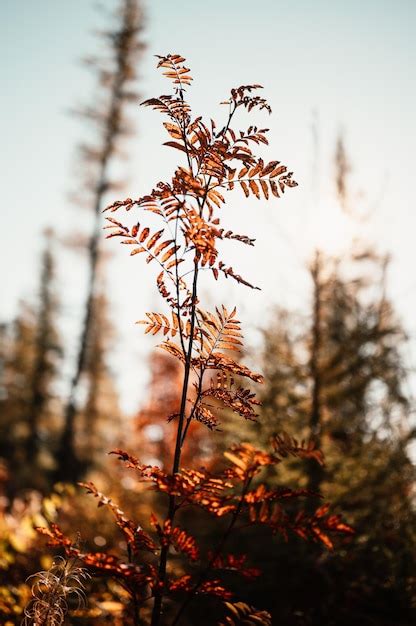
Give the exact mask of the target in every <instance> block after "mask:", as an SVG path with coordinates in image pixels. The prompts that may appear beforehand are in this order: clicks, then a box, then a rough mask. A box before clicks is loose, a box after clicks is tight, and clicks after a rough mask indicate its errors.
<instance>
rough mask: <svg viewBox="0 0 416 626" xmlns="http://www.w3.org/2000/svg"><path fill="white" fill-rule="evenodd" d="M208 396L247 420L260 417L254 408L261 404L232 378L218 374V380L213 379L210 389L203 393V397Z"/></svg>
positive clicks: (249, 391)
mask: <svg viewBox="0 0 416 626" xmlns="http://www.w3.org/2000/svg"><path fill="white" fill-rule="evenodd" d="M207 396H208V397H212V398H215V399H217V400H220V401H221V402H222V403H223V405H224V406H226V407H228V408H230V409H232V410H233V411H234V412H235V413H238V415H241V416H242V417H244V418H245V419H248V420H253V421H255V420H256V418H257V417H258V414H257V413H256V411H255V408H254V407H255V406H259V405H260V404H261V402H259V400H257V399H256V396H255V394H254V393H253V392H252V391H251V390H250V389H244V388H243V387H237V386H236V384H235V381H234V378H233V377H232V376H230V377H229V376H227V375H226V374H224V373H222V372H218V373H217V375H216V378H215V379H211V382H210V386H209V387H208V389H205V390H204V391H203V393H202V397H207Z"/></svg>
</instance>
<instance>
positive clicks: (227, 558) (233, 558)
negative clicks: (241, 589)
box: [211, 554, 261, 580]
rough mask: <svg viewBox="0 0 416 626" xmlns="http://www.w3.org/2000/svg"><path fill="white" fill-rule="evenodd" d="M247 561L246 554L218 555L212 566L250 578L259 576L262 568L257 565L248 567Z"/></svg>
mask: <svg viewBox="0 0 416 626" xmlns="http://www.w3.org/2000/svg"><path fill="white" fill-rule="evenodd" d="M246 561H247V555H246V554H241V555H238V556H237V555H235V554H226V555H224V556H223V555H218V556H217V557H216V558H215V560H214V561H213V563H212V565H211V567H212V568H213V569H218V570H227V571H230V572H236V573H238V574H240V576H243V577H244V578H247V579H248V580H253V579H255V578H258V577H259V576H260V575H261V570H259V569H258V568H256V567H246Z"/></svg>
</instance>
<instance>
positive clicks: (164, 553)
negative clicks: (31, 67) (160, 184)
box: [151, 88, 242, 626]
mask: <svg viewBox="0 0 416 626" xmlns="http://www.w3.org/2000/svg"><path fill="white" fill-rule="evenodd" d="M179 97H180V99H181V100H182V102H183V101H184V98H183V90H182V88H181V89H180V90H179ZM235 109H236V107H234V109H233V110H231V111H230V113H229V117H228V121H227V124H226V126H225V127H224V130H223V134H224V133H225V132H226V131H227V129H228V127H229V125H230V122H231V119H232V116H233V114H234V112H235ZM177 122H178V125H179V127H180V128H181V132H182V139H183V142H184V146H185V152H186V157H187V161H188V165H189V169H190V171H191V173H192V174H193V168H192V157H191V155H190V152H189V149H188V142H187V128H186V127H187V124H186V121H185V120H184V119H182V120H180V119H177ZM218 136H219V135H218ZM211 179H212V176H210V177H209V178H208V181H207V182H206V187H205V193H204V195H203V197H202V198H196V201H197V203H198V207H199V215H200V216H202V212H203V209H204V206H205V202H206V200H207V196H208V191H209V185H210V182H211ZM198 272H199V255H198V254H197V252H195V257H194V276H193V285H192V298H191V324H190V333H189V341H188V350H187V352H186V354H185V353H184V356H185V371H184V380H183V386H182V398H181V406H180V411H179V418H178V427H177V431H176V443H175V453H174V459H173V468H172V474H176V473H177V472H178V470H179V467H180V460H181V451H182V447H183V444H184V441H185V436H186V434H187V431H188V427H189V424H190V420H188V421H187V424H186V426H185V430H184V424H185V412H186V402H187V394H188V386H189V377H190V372H191V369H192V348H193V342H194V331H195V321H196V303H197V285H198ZM176 278H177V281H178V273H177V274H176ZM178 286H179V285H177V287H178ZM178 304H179V303H178ZM178 311H180V308H179V307H178ZM179 322H180V319H179ZM200 384H201V385H202V381H200ZM201 390H202V386H201ZM241 506H242V503H241ZM241 506H240V509H241ZM176 511H177V507H176V502H175V496H173V495H170V496H169V505H168V514H167V517H166V519H167V520H168V521H170V523H173V520H174V517H175V514H176ZM237 515H238V514H237ZM234 523H235V521H234V522H232V526H231V529H232V527H233V526H234ZM231 529H230V531H231ZM227 536H228V534H227ZM168 552H169V545H166V546H162V548H161V551H160V559H159V570H158V587H157V589H156V591H155V601H154V605H153V611H152V620H151V626H159V623H160V617H161V614H162V602H163V596H164V586H165V581H166V567H167V561H168Z"/></svg>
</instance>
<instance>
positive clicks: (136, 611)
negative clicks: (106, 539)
mask: <svg viewBox="0 0 416 626" xmlns="http://www.w3.org/2000/svg"><path fill="white" fill-rule="evenodd" d="M127 555H128V558H129V562H130V563H132V562H133V560H132V558H133V557H132V552H131V547H130V545H127ZM129 592H130V595H131V598H132V600H133V623H134V626H139V602H138V599H137V594H136V591H135V590H134V589H133V588H131V587H129Z"/></svg>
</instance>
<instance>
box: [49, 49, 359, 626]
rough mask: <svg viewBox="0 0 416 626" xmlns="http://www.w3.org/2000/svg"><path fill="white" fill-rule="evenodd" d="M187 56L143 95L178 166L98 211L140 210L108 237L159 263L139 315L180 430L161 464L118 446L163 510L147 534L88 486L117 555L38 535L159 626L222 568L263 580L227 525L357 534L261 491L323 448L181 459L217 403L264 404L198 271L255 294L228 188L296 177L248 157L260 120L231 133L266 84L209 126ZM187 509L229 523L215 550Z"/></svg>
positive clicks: (238, 615) (255, 618)
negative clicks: (149, 304)
mask: <svg viewBox="0 0 416 626" xmlns="http://www.w3.org/2000/svg"><path fill="white" fill-rule="evenodd" d="M184 62H185V59H184V58H183V57H181V56H179V55H177V54H173V55H171V54H169V55H167V56H161V57H158V67H159V68H162V70H163V73H164V75H165V76H167V78H168V79H169V80H170V81H171V82H172V83H173V93H172V94H170V95H162V96H160V97H159V98H152V99H150V100H147V101H146V102H144V103H143V104H144V106H149V107H152V108H153V109H155V110H157V111H159V112H160V113H162V114H163V115H164V116H165V117H166V118H167V121H165V122H164V127H165V129H166V131H167V133H168V135H169V139H168V141H166V142H165V144H164V145H166V146H169V147H171V148H172V149H175V150H178V151H179V152H180V153H181V157H183V164H182V165H179V166H178V167H177V169H176V171H175V172H174V175H173V177H172V179H171V180H170V181H168V182H159V183H158V184H157V185H156V187H155V188H154V189H153V190H152V191H151V192H150V193H149V194H148V195H145V196H143V197H141V198H138V199H135V200H133V199H131V198H127V199H126V200H122V201H116V202H114V203H113V204H112V205H111V206H109V207H108V209H107V211H109V212H110V213H111V214H114V213H115V212H117V211H118V212H120V211H121V210H125V211H131V210H132V209H134V210H135V211H137V215H138V219H139V221H137V218H135V223H133V225H126V224H125V223H124V221H120V219H121V218H119V219H115V217H113V215H110V216H109V217H107V222H108V224H107V227H106V228H107V229H108V231H109V232H108V237H109V238H113V237H118V238H121V243H122V244H124V245H127V246H129V247H130V250H131V252H130V254H131V255H137V254H142V255H143V256H144V258H145V260H146V263H148V264H150V263H153V265H155V266H158V268H159V269H158V274H157V278H156V286H157V289H158V291H159V293H160V295H161V296H162V299H163V300H164V303H165V309H164V311H163V312H149V313H146V318H145V319H144V320H143V321H142V322H141V323H142V324H143V325H144V326H145V332H146V333H151V334H152V335H159V336H161V337H162V339H161V343H160V344H159V347H160V348H161V349H163V350H165V351H167V352H168V353H169V354H170V355H172V356H173V357H175V358H176V359H177V360H178V361H179V362H180V363H181V364H182V367H183V385H182V394H181V401H180V407H179V411H178V414H177V415H173V416H172V415H170V416H168V415H167V416H166V417H167V418H169V419H171V420H172V422H173V423H174V425H175V429H176V439H175V448H174V451H173V453H172V457H173V458H172V466H171V469H170V471H167V470H165V469H162V468H160V467H156V466H149V465H144V464H143V463H141V461H140V460H139V459H137V458H135V457H134V456H132V455H131V454H129V453H127V452H125V451H122V450H115V451H114V453H115V454H116V455H118V457H119V458H120V460H121V461H123V462H124V463H125V464H126V466H127V467H129V468H131V469H132V470H134V471H135V472H136V473H137V475H138V478H139V479H140V480H143V481H147V482H149V483H150V484H151V485H153V488H154V489H156V490H157V491H158V492H160V493H162V494H165V495H166V498H167V503H166V513H165V515H164V518H162V519H158V518H157V517H156V515H154V514H152V515H151V518H150V520H149V522H148V524H147V530H144V529H143V528H142V526H141V525H137V522H133V521H131V520H129V519H127V517H126V516H125V515H124V513H123V512H122V511H121V510H120V509H119V508H118V506H117V505H116V504H115V503H113V502H112V501H111V500H110V499H109V498H106V497H105V496H104V495H103V494H101V493H100V492H98V491H97V489H96V488H95V487H94V485H93V484H91V483H88V484H86V485H84V486H85V487H86V488H87V490H88V491H89V492H90V493H92V494H93V495H94V496H95V497H96V498H98V501H99V505H106V506H108V507H109V508H110V509H111V511H112V513H113V515H114V517H115V520H116V523H117V525H118V526H119V528H120V529H121V531H122V532H123V534H124V538H125V541H126V543H127V546H128V551H127V552H128V560H127V561H126V562H124V561H122V559H120V558H118V557H116V556H114V555H108V554H102V553H98V554H97V553H81V552H80V550H78V549H76V548H75V547H74V546H73V545H72V543H71V542H70V540H69V539H67V538H66V537H64V536H63V535H62V533H61V532H60V530H59V528H58V527H56V526H54V527H51V528H50V529H48V530H44V531H43V532H44V533H46V534H48V535H49V537H50V540H51V542H52V544H53V545H60V546H62V547H64V548H65V550H66V552H67V553H68V554H70V555H73V556H76V557H77V558H78V559H79V560H80V561H82V562H83V563H84V564H85V565H87V566H88V567H89V568H90V569H92V571H95V572H98V573H101V574H103V573H105V574H107V575H110V576H114V577H116V578H118V579H119V580H120V581H122V584H123V585H124V587H125V588H126V589H128V590H129V593H130V594H131V597H132V603H133V606H134V614H135V623H138V619H139V617H138V615H139V610H140V606H142V605H143V604H144V603H146V602H148V601H149V600H152V602H153V606H152V617H151V625H152V626H158V625H159V624H160V623H161V620H162V614H163V615H164V613H163V611H162V606H163V603H164V600H165V598H170V599H174V600H175V599H176V600H175V602H176V604H175V605H174V606H176V609H175V610H176V614H173V615H172V617H171V621H170V622H169V623H170V624H178V623H179V622H180V621H181V618H182V616H183V615H184V613H185V611H186V610H187V608H188V607H189V604H190V603H191V602H192V601H193V599H194V598H195V597H196V596H198V595H201V594H208V595H213V596H216V597H218V598H220V599H223V600H224V601H229V600H230V599H231V598H232V596H233V593H232V590H230V589H229V588H228V586H227V584H226V583H224V581H223V577H222V574H223V573H224V572H226V571H235V572H238V573H239V574H241V575H242V576H243V577H247V578H250V577H254V576H256V575H258V573H259V572H258V570H257V569H256V568H253V567H251V566H250V564H249V563H247V556H246V555H245V554H243V555H241V554H230V553H228V552H227V548H226V547H227V541H228V539H229V537H230V535H231V534H232V533H233V532H237V531H238V532H241V531H242V530H243V529H244V528H246V527H249V526H251V525H253V524H261V525H265V526H267V527H268V528H269V529H271V531H272V532H273V533H280V534H281V535H283V536H284V537H285V538H286V537H287V536H288V535H289V534H290V533H294V534H296V535H298V536H300V537H302V538H304V539H309V540H312V541H320V542H323V543H324V544H325V545H326V546H327V547H328V548H331V547H332V541H331V537H330V536H331V534H332V533H334V532H340V533H350V532H352V531H351V528H350V527H349V526H347V525H346V524H344V523H343V522H342V521H341V519H340V518H339V517H338V516H334V515H331V514H330V513H329V511H328V507H327V505H324V506H321V507H320V508H319V509H318V510H317V511H315V512H314V513H310V511H308V512H307V513H306V512H303V511H301V512H296V513H293V512H291V511H293V509H292V508H291V507H289V508H288V509H285V502H287V501H291V500H293V499H299V498H302V497H305V496H308V495H310V492H308V491H306V490H292V489H289V488H284V487H280V488H270V487H268V486H267V485H266V484H265V483H264V482H262V472H264V471H265V470H267V469H268V468H270V467H274V466H276V465H278V464H280V463H281V462H282V461H283V459H284V458H285V457H287V456H296V457H301V458H307V459H313V460H315V461H316V462H317V463H322V455H321V453H320V452H319V451H318V450H316V449H315V448H314V446H313V445H312V444H310V443H305V442H298V441H296V440H294V439H292V438H290V437H289V436H287V435H282V436H280V437H277V438H276V439H275V440H274V441H273V445H272V447H271V449H270V450H269V451H263V450H258V449H256V448H255V447H254V446H252V445H250V444H248V443H242V444H236V445H234V446H233V447H232V448H231V449H230V450H229V451H227V452H226V453H225V463H224V465H223V466H222V467H221V469H219V470H218V471H214V470H212V469H211V470H210V471H208V470H207V469H204V468H201V469H198V470H195V469H187V468H183V467H181V455H182V452H183V450H184V447H185V446H186V444H187V437H188V435H189V432H190V430H189V427H190V425H191V424H192V423H193V422H200V423H201V424H202V426H206V427H207V428H208V429H211V430H215V429H217V428H218V425H219V417H218V412H219V410H221V407H222V408H224V409H227V410H231V411H234V412H235V413H237V414H238V415H240V416H241V417H242V418H244V419H249V420H253V419H256V406H257V405H258V404H259V402H258V401H257V400H256V397H255V394H254V392H253V391H252V388H251V386H250V385H251V383H252V382H255V383H260V382H262V376H261V375H260V374H258V373H256V372H253V371H252V370H251V369H250V368H248V367H247V366H245V365H243V364H242V363H241V362H240V359H239V356H238V353H239V351H240V350H241V348H242V345H243V342H242V333H241V325H240V322H239V320H238V318H237V312H236V309H235V308H234V309H233V310H227V309H226V308H225V307H224V306H218V307H216V308H215V309H214V310H212V311H209V310H206V309H205V308H204V307H203V306H202V303H201V302H200V298H199V279H200V276H201V273H202V272H203V271H208V272H209V273H210V274H211V275H212V277H213V279H214V280H219V279H220V278H221V277H224V278H227V279H231V280H235V281H237V282H238V283H241V284H242V285H244V286H246V287H249V288H255V287H254V285H253V284H252V283H251V280H250V281H249V280H246V279H245V278H243V277H242V276H240V275H239V274H238V273H237V271H235V270H234V269H233V267H232V266H231V265H230V264H229V262H227V261H225V260H223V258H222V256H221V255H220V252H219V249H218V243H219V242H220V241H225V240H235V241H238V242H240V243H241V244H242V245H248V246H252V245H253V244H254V240H253V239H251V238H250V237H249V236H247V235H242V234H238V233H235V232H234V231H232V230H229V229H228V228H226V227H223V226H222V213H223V209H224V205H225V194H226V192H230V191H233V190H234V189H236V188H237V189H241V190H242V191H243V193H244V195H245V196H246V197H249V196H255V197H256V198H258V199H265V200H269V199H277V198H280V197H281V195H282V194H283V193H284V192H285V190H286V189H287V188H291V187H295V186H296V184H297V183H296V182H295V181H294V180H293V178H292V173H291V172H289V171H288V170H287V167H286V166H285V165H282V164H281V162H280V161H277V160H273V161H270V162H265V161H263V159H262V158H259V157H258V156H256V155H255V153H254V152H253V149H254V148H255V147H256V146H258V145H259V144H267V143H268V142H267V137H266V134H267V129H264V128H258V127H257V126H250V127H249V128H248V129H246V130H243V131H236V130H234V129H233V123H234V118H235V115H236V113H237V111H238V109H240V108H244V109H246V110H247V111H248V112H251V111H253V110H254V109H256V108H257V109H260V110H264V111H266V112H268V113H270V112H271V109H270V107H269V105H268V104H267V102H266V100H265V99H264V98H262V97H260V96H259V95H257V93H258V90H259V89H261V86H260V85H245V86H242V87H238V88H236V89H232V90H231V94H230V97H229V98H228V99H227V100H226V101H225V102H224V103H222V104H225V105H226V106H227V109H228V117H227V119H226V121H225V124H221V125H220V126H219V127H217V125H216V124H215V122H214V121H213V120H210V121H209V122H208V123H206V122H204V121H203V119H202V118H201V117H193V116H192V113H191V108H190V106H189V104H188V103H187V101H186V100H185V88H186V87H188V86H189V85H190V84H191V81H192V77H191V74H190V70H189V69H188V68H187V67H186V66H185V65H184ZM149 213H152V214H154V216H156V218H157V219H158V220H159V221H160V227H157V228H156V229H151V228H150V227H149V226H147V224H146V215H147V214H149ZM244 381H246V383H245V384H244ZM190 506H192V507H198V508H199V509H201V510H202V511H205V512H206V513H208V514H209V515H211V516H213V517H214V518H225V519H226V520H227V521H226V523H225V525H224V523H222V527H223V528H224V531H223V534H222V537H221V538H220V540H219V542H218V545H217V546H216V547H214V549H211V550H210V551H209V552H207V553H204V550H203V549H202V548H201V547H200V546H199V543H198V541H197V539H196V538H195V537H194V536H193V534H191V532H190V531H188V530H187V529H186V528H184V527H182V525H181V526H178V525H177V518H178V516H179V514H180V512H181V511H182V510H183V509H185V507H190ZM172 551H175V552H181V553H182V554H183V555H184V557H185V558H186V559H187V560H188V561H189V566H190V567H189V573H185V574H182V575H181V576H179V577H177V576H176V575H175V572H171V568H168V561H169V558H170V555H171V554H172ZM196 566H198V567H196ZM227 607H228V611H229V613H230V615H229V616H228V617H227V616H225V617H224V619H225V622H224V623H226V624H234V623H237V622H235V621H234V620H239V619H242V620H244V619H245V620H249V621H250V619H251V620H252V622H253V623H254V622H255V623H256V624H270V623H271V621H270V616H269V614H268V613H266V612H264V611H263V612H262V611H257V610H256V609H252V608H251V607H249V606H248V605H246V604H243V603H235V604H232V603H229V602H227ZM167 614H168V613H167ZM164 619H166V618H164ZM169 619H170V618H169ZM165 623H167V622H166V621H165ZM238 623H240V621H238ZM244 623H245V622H244ZM247 623H248V621H247ZM250 623H251V621H250Z"/></svg>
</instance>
